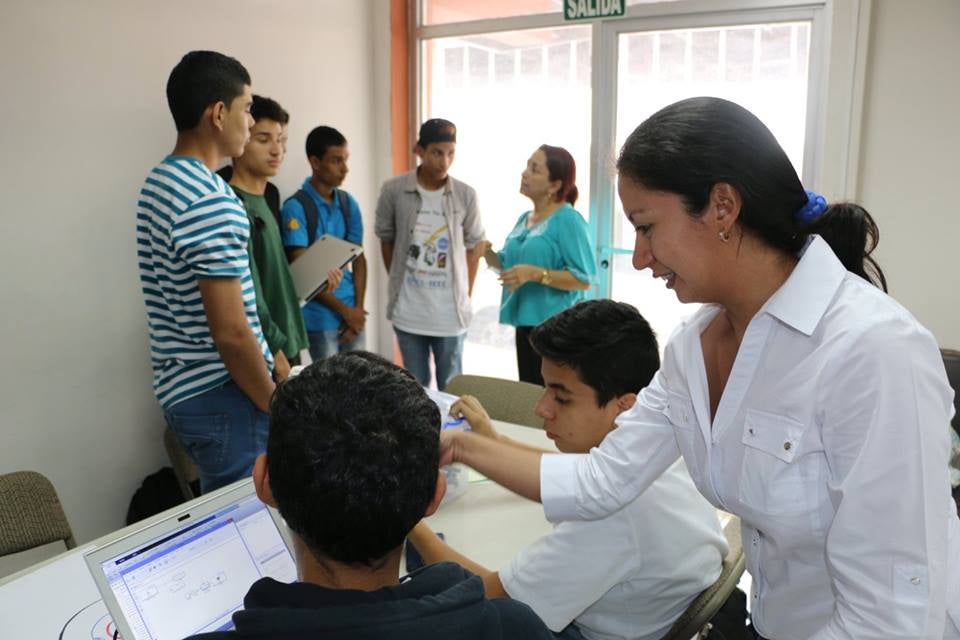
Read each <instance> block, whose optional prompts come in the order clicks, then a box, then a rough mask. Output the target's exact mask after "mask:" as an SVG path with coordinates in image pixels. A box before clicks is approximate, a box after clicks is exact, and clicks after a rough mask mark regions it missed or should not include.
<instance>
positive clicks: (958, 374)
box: [940, 349, 960, 435]
mask: <svg viewBox="0 0 960 640" xmlns="http://www.w3.org/2000/svg"><path fill="white" fill-rule="evenodd" d="M940 355H942V356H943V366H944V367H946V369H947V380H949V381H950V386H951V387H953V409H954V413H953V421H952V422H951V423H950V424H952V425H953V430H954V431H956V432H957V434H958V435H960V351H956V350H954V349H940Z"/></svg>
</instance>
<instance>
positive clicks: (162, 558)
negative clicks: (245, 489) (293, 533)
mask: <svg viewBox="0 0 960 640" xmlns="http://www.w3.org/2000/svg"><path fill="white" fill-rule="evenodd" d="M100 568H101V570H102V571H103V575H104V577H105V579H106V581H107V584H108V585H109V587H110V589H111V591H113V595H114V597H115V598H116V600H117V602H118V603H119V606H120V609H121V611H122V614H123V616H124V618H125V619H126V622H127V625H128V626H129V627H130V628H131V629H132V630H133V633H134V638H130V639H128V640H181V639H182V638H184V637H186V636H189V635H192V634H194V633H201V632H206V631H218V630H226V629H232V628H233V623H232V622H231V615H232V614H233V612H234V611H237V610H238V609H242V608H243V597H244V596H245V595H246V593H247V591H248V590H249V588H250V585H252V584H253V583H254V582H256V581H257V580H259V579H260V578H262V577H264V576H269V577H272V578H275V579H276V580H279V581H281V582H293V581H295V580H296V579H297V569H296V564H295V562H294V560H293V557H292V556H291V555H290V551H289V549H288V548H287V545H286V544H285V543H284V540H283V538H282V537H281V535H280V531H279V530H278V529H277V525H276V523H275V522H274V521H273V518H272V517H271V516H270V513H269V512H268V511H267V508H266V506H264V504H263V503H262V502H260V500H258V499H257V497H256V496H253V495H250V496H247V497H245V498H244V499H242V500H240V501H237V502H233V503H232V504H230V505H227V506H226V507H223V508H222V509H220V510H218V511H216V512H214V513H211V514H209V515H206V516H202V517H200V519H199V520H197V521H191V522H184V523H183V526H182V527H181V528H179V529H177V530H175V531H173V532H170V533H167V534H165V535H163V536H160V537H158V538H156V539H154V540H150V541H148V542H146V543H144V544H141V545H140V546H138V547H136V548H133V549H128V550H127V551H125V552H124V553H123V554H121V555H119V556H116V557H113V558H109V559H108V560H106V561H103V562H101V563H100Z"/></svg>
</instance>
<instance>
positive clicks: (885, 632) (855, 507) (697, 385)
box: [540, 236, 960, 640]
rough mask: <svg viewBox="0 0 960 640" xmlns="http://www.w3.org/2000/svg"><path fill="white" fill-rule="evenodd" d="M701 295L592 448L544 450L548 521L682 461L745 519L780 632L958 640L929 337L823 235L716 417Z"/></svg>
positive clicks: (957, 531)
mask: <svg viewBox="0 0 960 640" xmlns="http://www.w3.org/2000/svg"><path fill="white" fill-rule="evenodd" d="M718 311H719V308H718V307H717V306H715V305H705V306H704V307H702V308H701V309H700V310H699V311H698V312H697V313H696V314H695V315H694V316H693V317H692V318H691V319H690V320H689V321H687V322H686V323H684V324H683V326H681V327H680V328H679V329H678V330H677V331H676V332H675V334H674V335H673V336H672V337H671V339H670V342H669V343H668V345H667V347H666V352H665V354H664V361H663V366H662V368H661V370H660V371H659V372H658V373H657V375H656V376H655V378H654V380H653V382H652V383H651V384H650V385H649V386H648V387H647V388H646V389H644V390H643V391H642V392H641V393H640V396H639V398H638V401H637V403H636V404H635V405H634V407H633V409H631V410H630V411H628V412H626V413H624V414H622V415H621V417H620V418H619V419H618V424H619V425H620V428H618V429H615V430H614V431H613V432H612V433H611V434H610V435H608V436H607V437H606V439H605V440H604V441H603V443H602V444H601V446H600V447H599V448H597V449H593V450H592V451H591V452H590V454H588V455H576V456H572V455H546V456H543V459H542V462H541V468H540V476H541V495H542V499H543V505H544V510H545V511H546V514H547V517H548V518H549V519H550V520H551V521H558V520H568V519H595V518H599V517H603V516H604V515H606V514H607V513H610V512H611V511H614V510H616V509H618V508H619V507H620V506H621V505H624V504H626V503H627V502H629V501H630V500H632V499H633V498H634V497H635V496H636V495H637V494H638V493H640V492H641V491H643V489H644V488H645V487H646V486H647V485H649V484H650V483H651V482H652V481H653V480H654V479H655V478H656V477H657V476H659V475H660V473H662V472H663V470H664V469H666V468H667V467H668V466H669V465H670V464H671V463H672V462H673V461H674V460H675V459H676V458H677V457H678V456H680V455H682V456H683V458H684V459H685V460H686V462H687V468H688V469H689V471H690V475H691V477H692V478H693V481H694V483H695V484H696V485H697V488H698V489H699V490H700V492H701V493H703V495H704V496H705V497H706V498H707V500H709V501H710V502H711V503H712V504H714V505H715V506H716V507H718V508H721V509H724V510H726V511H729V512H731V513H735V514H737V515H738V516H740V518H741V521H742V523H743V528H742V533H743V544H744V551H745V554H746V559H747V569H748V570H749V572H750V574H751V576H752V577H753V593H752V595H751V598H752V613H753V621H754V625H755V626H756V628H757V630H758V632H759V633H760V634H762V635H763V636H765V637H768V638H773V639H775V640H793V639H796V640H801V639H806V638H816V639H818V640H826V639H828V638H836V639H839V638H856V639H858V640H870V639H877V640H880V639H883V640H889V639H892V638H897V639H906V638H932V639H939V638H944V637H946V638H960V631H958V629H960V520H958V518H957V512H956V506H955V505H954V503H953V500H952V498H951V496H950V489H949V483H948V481H947V456H948V451H949V437H948V431H947V429H948V424H949V422H950V417H951V415H952V412H953V404H952V398H953V392H952V390H951V389H950V386H949V384H948V383H947V379H946V374H945V372H944V368H943V362H942V359H941V357H940V353H939V351H938V348H937V344H936V341H935V340H934V338H933V336H932V335H931V334H930V333H929V332H928V331H927V330H926V329H924V328H923V327H922V326H921V325H920V324H919V323H918V322H917V321H916V319H914V318H913V316H911V315H910V313H909V312H907V311H906V310H905V309H904V308H903V307H901V306H900V305H899V304H897V302H895V301H894V300H893V299H892V298H890V297H889V296H887V295H886V294H884V293H883V292H882V291H880V290H879V289H877V288H876V287H874V286H872V285H870V284H869V283H867V282H866V281H864V280H862V279H861V278H859V277H858V276H855V275H853V274H851V273H849V272H847V271H846V270H845V269H844V268H843V266H842V265H841V264H840V262H839V261H838V260H837V258H836V256H834V254H833V252H832V250H831V249H830V247H829V245H827V243H826V242H825V241H824V240H822V239H821V238H819V237H816V236H814V237H813V238H812V239H811V241H810V242H809V243H808V244H807V247H806V249H805V251H804V253H803V255H802V256H801V259H800V261H799V263H798V264H797V266H796V267H795V268H794V270H793V273H792V274H791V275H790V277H789V278H788V279H787V281H786V282H785V283H784V284H783V286H781V287H780V289H778V290H777V292H776V293H774V295H773V296H771V298H770V299H769V300H768V301H767V302H766V304H764V305H763V307H762V308H761V309H760V311H759V312H758V313H757V314H756V316H755V317H754V318H753V319H752V320H751V322H750V324H749V326H748V327H747V331H746V334H745V335H744V337H743V341H742V343H741V345H740V349H739V351H738V352H737V357H736V360H735V362H734V364H733V369H732V370H731V372H730V377H729V379H728V381H727V385H726V387H725V389H724V392H723V395H722V397H721V399H720V403H719V406H718V407H717V411H716V415H715V416H714V419H713V422H712V424H711V421H710V404H709V393H708V389H707V376H706V370H705V367H704V361H703V353H702V350H701V343H700V335H701V333H702V332H703V331H704V329H706V327H707V326H708V325H709V323H710V321H711V320H712V319H713V318H714V317H715V316H716V314H717V313H718Z"/></svg>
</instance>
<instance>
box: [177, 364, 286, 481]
mask: <svg viewBox="0 0 960 640" xmlns="http://www.w3.org/2000/svg"><path fill="white" fill-rule="evenodd" d="M164 416H165V417H166V419H167V424H168V425H169V426H170V429H171V430H172V431H173V433H174V434H175V435H176V436H177V440H178V441H179V442H180V446H182V447H183V448H184V450H186V452H187V455H188V456H190V459H191V460H193V463H194V464H195V465H197V472H198V473H199V474H200V492H201V493H207V492H208V491H213V490H214V489H217V488H219V487H222V486H224V485H227V484H230V483H231V482H234V481H235V480H239V479H241V478H246V477H247V476H249V475H250V472H251V471H253V461H254V460H255V459H256V457H257V455H259V454H261V453H263V452H264V451H266V449H267V431H268V427H269V419H268V416H267V414H266V413H264V412H262V411H260V410H259V409H257V407H256V406H254V404H253V402H251V401H250V399H249V398H248V397H247V396H246V395H244V393H243V392H242V391H241V390H240V387H238V386H237V385H236V384H235V383H233V382H228V383H226V384H225V385H223V386H222V387H217V388H216V389H212V390H210V391H207V392H206V393H202V394H200V395H199V396H195V397H193V398H190V399H188V400H184V401H183V402H178V403H177V404H175V405H173V406H172V407H170V409H168V410H166V411H165V412H164Z"/></svg>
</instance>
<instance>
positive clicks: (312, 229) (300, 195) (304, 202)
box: [290, 189, 320, 247]
mask: <svg viewBox="0 0 960 640" xmlns="http://www.w3.org/2000/svg"><path fill="white" fill-rule="evenodd" d="M290 197H291V198H293V199H294V200H296V201H297V202H299V203H300V206H301V207H303V216H304V217H305V218H306V219H307V246H308V247H309V246H310V245H312V244H313V242H314V240H316V239H317V226H318V224H319V218H320V212H319V211H317V203H316V202H314V201H313V198H311V197H310V194H309V193H307V192H306V191H304V190H303V189H300V190H298V191H297V192H296V193H295V194H293V195H292V196H290Z"/></svg>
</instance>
